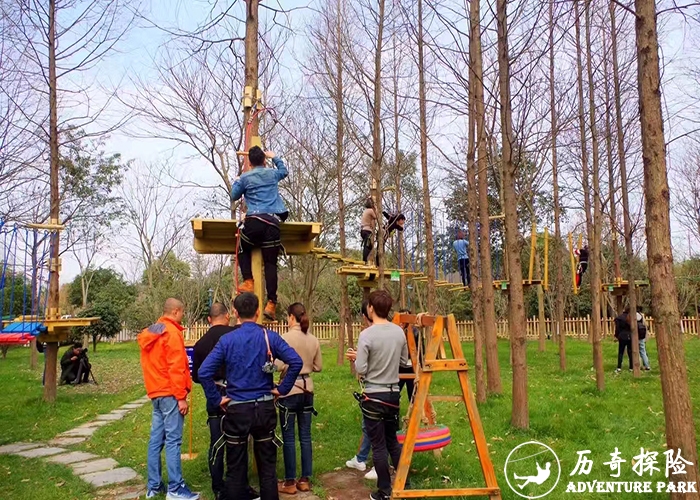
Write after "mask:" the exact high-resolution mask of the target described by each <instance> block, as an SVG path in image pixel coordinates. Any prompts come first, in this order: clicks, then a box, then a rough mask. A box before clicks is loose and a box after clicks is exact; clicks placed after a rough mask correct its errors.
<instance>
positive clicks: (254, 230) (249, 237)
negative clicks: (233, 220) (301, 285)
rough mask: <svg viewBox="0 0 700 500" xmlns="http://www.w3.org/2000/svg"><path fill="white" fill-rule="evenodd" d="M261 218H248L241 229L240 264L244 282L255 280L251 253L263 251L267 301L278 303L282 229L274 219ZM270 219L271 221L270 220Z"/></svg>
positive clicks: (263, 216)
mask: <svg viewBox="0 0 700 500" xmlns="http://www.w3.org/2000/svg"><path fill="white" fill-rule="evenodd" d="M260 218H262V219H265V221H263V220H260V219H258V218H254V217H246V218H245V222H244V223H243V229H241V248H240V253H239V254H238V264H239V265H240V267H241V274H242V275H243V279H244V280H251V279H253V266H252V263H253V262H252V257H251V252H252V251H253V248H260V249H261V251H262V259H263V264H264V266H265V288H266V289H267V299H268V300H271V301H272V302H274V303H277V256H278V255H279V250H280V246H281V243H280V227H279V223H277V222H276V221H274V219H273V218H272V217H267V216H265V215H261V216H260ZM268 219H269V220H268Z"/></svg>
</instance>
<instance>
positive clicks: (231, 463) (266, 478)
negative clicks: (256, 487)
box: [224, 401, 279, 500]
mask: <svg viewBox="0 0 700 500" xmlns="http://www.w3.org/2000/svg"><path fill="white" fill-rule="evenodd" d="M276 426H277V412H276V411H275V403H274V402H273V401H264V402H260V403H243V404H238V405H231V406H229V407H228V408H227V410H226V418H225V419H224V432H225V433H226V495H227V497H226V498H227V499H228V500H241V499H244V498H248V436H252V437H253V453H254V455H255V463H256V464H257V466H258V477H259V479H260V499H261V500H278V499H279V494H278V493H277V445H276V444H275V442H274V441H273V438H274V436H275V427H276Z"/></svg>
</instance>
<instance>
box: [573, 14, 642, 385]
mask: <svg viewBox="0 0 700 500" xmlns="http://www.w3.org/2000/svg"><path fill="white" fill-rule="evenodd" d="M585 17H586V60H587V61H586V67H587V69H588V110H589V125H590V130H591V159H592V165H591V168H592V171H593V172H592V174H593V175H592V183H593V185H592V186H591V189H592V191H593V193H592V200H591V201H592V203H593V214H592V215H593V218H592V219H591V222H592V226H589V228H588V229H589V231H588V238H589V239H590V237H591V233H592V234H593V244H592V248H591V256H590V258H591V264H592V265H591V269H590V273H591V302H592V303H593V308H592V311H591V321H592V327H591V331H592V341H593V366H594V367H595V372H596V384H597V387H598V390H599V391H603V390H604V389H605V370H604V368H603V348H602V346H601V344H600V338H601V328H602V320H601V300H600V299H601V293H602V290H601V272H600V268H601V262H602V259H601V249H600V245H601V219H602V217H601V215H602V214H601V202H600V179H599V177H600V152H599V145H598V125H597V121H596V113H595V109H596V103H595V90H594V85H595V82H594V81H593V60H592V57H591V51H592V49H591V0H586V3H585ZM584 175H586V173H584ZM586 198H587V199H588V196H587V195H586ZM588 211H589V210H588V209H587V210H586V212H587V213H588ZM591 229H592V231H591ZM633 345H634V340H633ZM632 351H633V357H634V356H635V355H634V352H635V351H634V348H633V350H632ZM637 352H638V351H637ZM636 360H637V364H639V354H637V355H636Z"/></svg>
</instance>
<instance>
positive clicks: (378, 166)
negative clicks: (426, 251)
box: [372, 0, 386, 289]
mask: <svg viewBox="0 0 700 500" xmlns="http://www.w3.org/2000/svg"><path fill="white" fill-rule="evenodd" d="M385 3H386V0H379V12H378V14H377V23H378V26H377V48H376V52H375V53H374V102H373V103H372V197H373V199H374V207H375V209H376V212H377V259H379V270H378V271H379V272H378V274H379V278H378V282H379V289H383V288H384V228H383V224H382V220H383V216H382V179H381V177H382V160H383V158H382V131H381V110H382V46H383V42H384V11H385Z"/></svg>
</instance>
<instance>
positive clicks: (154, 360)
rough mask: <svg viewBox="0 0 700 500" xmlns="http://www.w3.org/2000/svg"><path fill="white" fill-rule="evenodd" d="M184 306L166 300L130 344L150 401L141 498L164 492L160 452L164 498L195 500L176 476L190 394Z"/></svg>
mask: <svg viewBox="0 0 700 500" xmlns="http://www.w3.org/2000/svg"><path fill="white" fill-rule="evenodd" d="M184 313H185V306H184V304H183V303H182V302H180V301H179V300H177V299H173V298H169V299H167V300H166V301H165V305H164V306H163V315H162V316H161V317H160V318H159V319H158V321H157V322H156V323H154V324H153V325H151V326H149V327H148V328H146V329H145V330H143V331H142V332H141V333H139V335H138V337H137V338H136V340H137V341H138V343H139V347H140V348H141V368H142V369H143V381H144V383H145V384H146V394H148V397H149V398H150V400H151V402H152V403H153V416H152V418H151V437H150V440H149V442H148V482H147V484H146V488H147V490H146V498H154V497H156V496H157V495H158V494H159V493H165V491H166V488H165V485H164V484H163V480H162V471H161V461H160V454H161V451H163V448H165V465H166V466H167V470H168V488H167V496H166V499H167V500H197V499H198V498H199V493H193V492H192V491H190V489H189V488H188V487H187V485H186V484H185V481H184V479H183V478H182V462H181V460H180V448H181V446H182V427H183V424H184V422H185V415H187V412H188V411H189V406H188V404H187V395H188V394H189V393H190V391H191V390H192V378H191V377H190V367H189V361H188V360H187V354H186V353H185V341H184V339H183V338H182V332H183V330H184V329H185V328H184V327H183V326H182V324H181V321H182V317H183V316H184Z"/></svg>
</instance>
